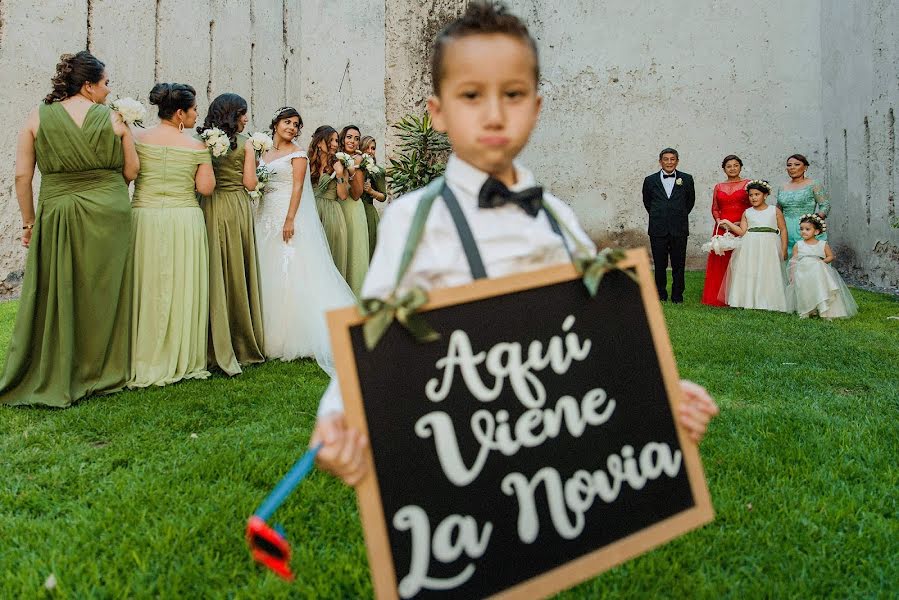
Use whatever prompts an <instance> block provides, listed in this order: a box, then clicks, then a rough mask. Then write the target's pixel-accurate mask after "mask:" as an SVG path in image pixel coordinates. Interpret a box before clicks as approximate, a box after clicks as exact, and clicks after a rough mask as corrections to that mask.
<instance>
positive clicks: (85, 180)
mask: <svg viewBox="0 0 899 600" xmlns="http://www.w3.org/2000/svg"><path fill="white" fill-rule="evenodd" d="M108 84H109V79H108V77H107V74H106V69H105V66H104V64H103V63H102V62H101V61H99V60H98V59H97V58H96V57H94V56H93V55H91V54H90V53H88V52H79V53H78V54H75V55H72V54H64V55H62V57H61V58H60V63H59V64H58V65H57V66H56V75H55V76H54V78H53V91H52V92H51V93H50V94H49V95H48V96H47V97H46V98H45V99H44V104H42V105H41V106H39V107H38V108H37V109H36V110H34V111H33V112H32V113H31V114H30V115H29V117H28V120H27V122H26V124H25V127H24V128H23V129H22V130H21V132H20V133H19V138H18V147H17V150H16V195H17V197H18V200H19V209H20V211H21V213H22V222H23V226H22V230H23V234H22V244H23V245H24V246H25V247H26V248H28V258H27V260H26V263H25V281H24V282H23V283H22V296H21V299H20V301H19V312H18V314H17V315H16V324H15V328H14V330H13V335H12V340H11V341H10V344H9V352H8V354H7V359H6V368H5V369H4V372H3V375H2V378H0V403H2V404H13V405H24V404H40V405H46V406H57V407H65V406H69V405H71V404H72V403H74V402H77V401H78V400H80V399H82V398H85V397H87V396H89V395H91V394H98V393H108V392H114V391H116V390H119V389H121V388H122V387H124V385H125V382H126V381H127V379H128V368H129V342H130V334H131V269H130V249H131V206H130V203H129V198H128V181H131V180H133V179H134V178H135V177H136V176H137V173H138V170H139V169H140V161H139V159H138V157H137V152H136V151H135V149H134V141H133V139H132V136H131V131H130V129H129V128H128V126H127V125H125V124H124V123H123V122H122V119H121V116H120V115H118V113H114V112H112V111H110V109H109V108H107V107H106V106H104V105H103V103H104V102H105V101H106V97H107V96H108V95H109V86H108ZM35 163H36V164H37V167H38V169H40V171H41V188H40V193H39V195H38V204H37V212H36V213H35V210H34V198H33V196H32V188H31V181H32V179H33V177H34V167H35Z"/></svg>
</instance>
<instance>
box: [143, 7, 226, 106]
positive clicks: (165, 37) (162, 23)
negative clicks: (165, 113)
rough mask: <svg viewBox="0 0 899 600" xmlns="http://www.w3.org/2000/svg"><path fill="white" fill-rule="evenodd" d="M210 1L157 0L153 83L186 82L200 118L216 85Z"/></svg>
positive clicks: (213, 20) (214, 27) (213, 31)
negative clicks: (190, 87) (212, 52)
mask: <svg viewBox="0 0 899 600" xmlns="http://www.w3.org/2000/svg"><path fill="white" fill-rule="evenodd" d="M213 2H215V0H201V1H199V2H191V3H190V4H185V3H184V2H183V1H182V0H158V2H157V4H156V5H157V7H158V8H157V11H156V14H157V19H158V20H157V22H156V27H157V32H156V61H155V72H156V81H162V82H178V83H187V84H189V85H192V86H193V87H194V88H196V90H197V110H198V111H199V112H200V119H202V118H203V117H205V115H206V108H207V107H208V106H209V100H210V99H211V98H210V96H211V94H212V93H213V91H214V90H213V88H214V86H215V82H213V74H214V63H213V62H211V49H212V41H211V40H212V39H213V37H214V34H215V29H216V27H217V26H218V24H217V23H216V21H215V19H214V18H213V11H212V6H211V5H212V4H213Z"/></svg>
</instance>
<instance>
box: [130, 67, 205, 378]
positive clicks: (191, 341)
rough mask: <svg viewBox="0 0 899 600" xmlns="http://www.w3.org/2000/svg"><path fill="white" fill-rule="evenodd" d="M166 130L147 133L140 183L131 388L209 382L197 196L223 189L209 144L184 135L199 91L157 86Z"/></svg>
mask: <svg viewBox="0 0 899 600" xmlns="http://www.w3.org/2000/svg"><path fill="white" fill-rule="evenodd" d="M150 102H151V103H152V104H155V105H156V106H158V107H159V121H160V122H159V125H157V126H156V127H152V128H150V129H147V130H145V131H143V132H141V133H140V134H139V136H138V140H137V152H138V154H139V155H140V159H141V165H142V168H141V172H140V176H139V177H138V178H137V181H136V182H135V184H134V201H133V204H132V207H133V209H134V210H133V212H132V214H133V236H132V237H133V240H134V242H133V243H134V312H133V314H134V319H133V325H132V331H133V334H132V337H131V357H132V358H131V360H132V367H131V380H130V381H129V383H128V385H129V386H130V387H136V388H139V387H147V386H151V385H167V384H170V383H175V382H176V381H180V380H182V379H205V378H206V377H208V376H209V371H207V370H206V331H207V323H208V320H209V251H208V247H207V242H206V224H205V222H204V220H203V211H201V210H200V206H199V204H198V203H197V198H196V192H195V191H194V190H198V191H200V192H202V193H206V194H208V193H210V192H212V190H213V189H214V188H215V176H214V175H213V173H212V159H211V157H210V155H209V151H208V150H206V146H205V145H204V144H203V143H202V142H200V141H198V140H195V139H193V138H192V137H190V135H189V134H187V133H185V132H184V129H185V128H187V130H188V131H189V130H190V128H191V127H193V126H194V124H195V123H196V120H197V102H196V94H195V92H194V88H192V87H191V86H189V85H185V84H182V83H157V84H156V85H155V86H154V87H153V90H152V91H151V92H150Z"/></svg>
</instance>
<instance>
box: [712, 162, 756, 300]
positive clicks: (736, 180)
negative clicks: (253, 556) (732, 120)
mask: <svg viewBox="0 0 899 600" xmlns="http://www.w3.org/2000/svg"><path fill="white" fill-rule="evenodd" d="M721 168H722V169H724V174H725V175H727V181H722V182H721V183H716V184H715V190H714V191H713V192H712V216H713V217H714V218H715V226H716V228H717V225H718V223H720V222H721V220H722V219H727V220H728V221H732V222H736V221H735V219H736V220H739V219H740V217H742V216H743V211H745V210H746V209H747V208H749V197H748V196H747V195H746V183H747V182H748V181H749V180H748V179H743V178H742V177H740V171H741V170H742V169H743V161H742V160H740V157H739V156H736V155H735V154H729V155H728V156H725V157H724V160H723V161H721ZM719 232H720V233H723V232H722V231H720V230H719ZM730 255H731V251H730V250H728V251H727V252H725V253H724V254H723V255H722V256H718V255H717V254H715V253H714V252H709V260H708V263H707V264H706V267H705V286H704V287H703V289H702V303H703V304H708V305H709V306H727V305H726V304H725V303H724V302H722V301H721V300H719V299H718V291H719V290H720V289H721V283H722V281H723V280H724V273H725V272H726V271H727V265H728V264H730Z"/></svg>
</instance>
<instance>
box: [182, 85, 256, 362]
mask: <svg viewBox="0 0 899 600" xmlns="http://www.w3.org/2000/svg"><path fill="white" fill-rule="evenodd" d="M247 121H248V118H247V101H246V100H244V99H243V98H241V97H240V96H238V95H237V94H222V95H220V96H218V97H217V98H216V99H215V100H213V101H212V104H210V105H209V113H208V114H207V115H206V122H205V123H204V124H203V127H202V128H197V131H198V132H202V131H203V130H205V129H209V128H211V127H218V128H219V129H221V130H222V131H224V132H225V134H227V135H228V137H229V138H230V139H231V146H230V147H229V148H228V151H227V152H226V153H225V154H223V155H222V156H218V157H216V156H213V158H212V166H213V169H214V170H215V180H216V187H215V192H213V193H212V194H211V195H204V196H202V197H201V198H200V206H201V207H202V208H203V214H204V215H205V216H206V233H207V235H208V236H209V359H208V360H209V365H210V367H216V366H217V367H218V368H220V369H221V370H222V371H224V372H225V373H227V374H228V375H237V374H239V373H241V371H242V369H241V366H242V365H249V364H255V363H261V362H264V361H265V354H264V353H263V347H264V346H263V325H262V299H261V294H260V292H259V262H258V258H257V255H256V229H255V226H254V223H253V207H252V204H251V203H250V194H249V193H248V192H247V190H248V189H250V190H254V189H256V185H257V183H258V180H257V179H256V154H255V150H254V149H253V145H252V143H251V142H250V139H249V137H248V136H247V135H244V134H243V133H241V132H242V131H243V130H244V128H246V126H247Z"/></svg>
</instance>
